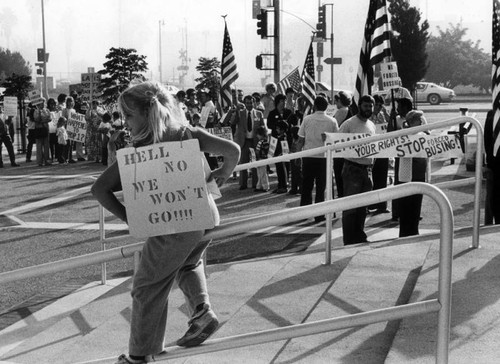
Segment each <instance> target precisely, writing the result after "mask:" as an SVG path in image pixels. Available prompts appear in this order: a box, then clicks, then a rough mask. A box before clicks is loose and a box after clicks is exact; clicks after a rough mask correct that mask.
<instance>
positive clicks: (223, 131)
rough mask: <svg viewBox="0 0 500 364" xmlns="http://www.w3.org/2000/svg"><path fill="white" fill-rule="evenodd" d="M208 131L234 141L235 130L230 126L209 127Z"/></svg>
mask: <svg viewBox="0 0 500 364" xmlns="http://www.w3.org/2000/svg"><path fill="white" fill-rule="evenodd" d="M207 131H208V132H209V133H210V134H212V135H215V136H218V137H219V138H223V139H227V140H231V141H233V132H232V130H231V127H230V126H223V127H219V128H208V129H207Z"/></svg>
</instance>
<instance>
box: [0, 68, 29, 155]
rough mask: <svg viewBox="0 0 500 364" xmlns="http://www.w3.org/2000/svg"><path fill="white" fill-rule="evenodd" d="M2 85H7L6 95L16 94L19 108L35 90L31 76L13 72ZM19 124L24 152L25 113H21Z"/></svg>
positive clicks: (22, 106) (22, 107) (21, 107)
mask: <svg viewBox="0 0 500 364" xmlns="http://www.w3.org/2000/svg"><path fill="white" fill-rule="evenodd" d="M1 85H2V87H5V91H4V96H16V97H17V102H18V104H19V108H20V109H21V110H22V109H24V100H25V99H26V98H27V97H28V91H31V90H33V84H32V83H31V76H30V75H18V74H15V73H13V74H12V76H10V77H7V79H6V80H5V81H4V82H2V84H1ZM19 125H20V126H21V127H20V129H21V149H22V151H23V152H24V151H25V150H26V128H25V127H26V126H25V123H24V122H23V113H20V114H19Z"/></svg>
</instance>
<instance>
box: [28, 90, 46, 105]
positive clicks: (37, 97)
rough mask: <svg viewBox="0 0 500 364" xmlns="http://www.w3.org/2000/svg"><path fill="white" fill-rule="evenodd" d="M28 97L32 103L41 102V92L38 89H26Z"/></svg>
mask: <svg viewBox="0 0 500 364" xmlns="http://www.w3.org/2000/svg"><path fill="white" fill-rule="evenodd" d="M28 99H29V100H30V103H31V104H32V105H38V104H41V103H43V98H42V94H41V93H40V91H39V90H33V91H28Z"/></svg>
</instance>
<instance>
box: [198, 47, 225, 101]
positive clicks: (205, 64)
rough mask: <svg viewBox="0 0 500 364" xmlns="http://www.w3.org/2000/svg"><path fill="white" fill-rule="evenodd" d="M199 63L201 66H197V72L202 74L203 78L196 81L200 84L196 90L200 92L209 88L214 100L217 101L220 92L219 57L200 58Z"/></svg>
mask: <svg viewBox="0 0 500 364" xmlns="http://www.w3.org/2000/svg"><path fill="white" fill-rule="evenodd" d="M198 62H199V64H198V66H196V70H197V71H198V72H200V73H201V77H198V78H196V79H195V81H196V82H197V83H198V84H197V85H196V90H198V91H199V90H201V89H204V88H208V89H209V90H210V96H211V97H212V100H217V97H218V95H219V92H220V61H219V60H218V59H217V57H214V58H205V57H200V58H199V59H198Z"/></svg>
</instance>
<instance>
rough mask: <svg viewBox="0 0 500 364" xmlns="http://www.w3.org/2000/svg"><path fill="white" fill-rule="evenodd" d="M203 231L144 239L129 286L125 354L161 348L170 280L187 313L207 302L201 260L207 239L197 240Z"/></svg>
mask: <svg viewBox="0 0 500 364" xmlns="http://www.w3.org/2000/svg"><path fill="white" fill-rule="evenodd" d="M203 235H204V232H203V231H194V232H187V233H180V234H171V235H162V236H155V237H151V238H148V239H147V241H146V243H145V244H144V248H143V250H142V256H141V262H140V264H139V269H138V270H137V273H136V274H135V276H134V283H133V288H132V319H131V323H130V326H131V330H130V340H129V354H131V355H137V356H142V355H150V354H158V353H160V352H162V351H163V348H164V338H165V328H166V324H167V311H168V296H169V294H170V290H171V289H172V285H173V284H174V281H177V284H178V286H179V288H180V289H181V290H182V292H183V293H184V297H185V298H186V303H187V308H188V311H189V315H190V316H191V315H192V314H193V313H194V311H195V308H196V306H198V305H200V304H203V303H206V304H210V303H209V298H208V292H207V283H206V278H205V272H204V268H203V260H202V255H203V252H204V251H205V249H206V248H207V246H208V244H209V242H210V241H201V239H202V238H203ZM182 334H183V333H179V337H180V336H182Z"/></svg>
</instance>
